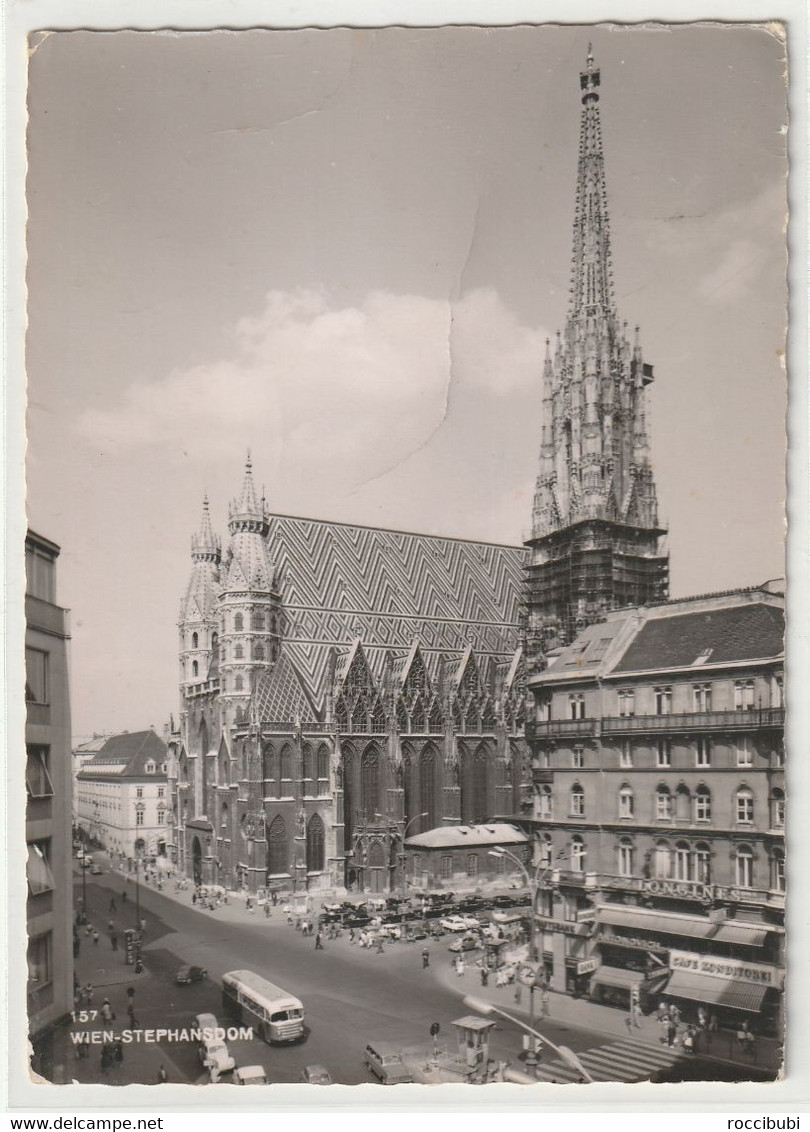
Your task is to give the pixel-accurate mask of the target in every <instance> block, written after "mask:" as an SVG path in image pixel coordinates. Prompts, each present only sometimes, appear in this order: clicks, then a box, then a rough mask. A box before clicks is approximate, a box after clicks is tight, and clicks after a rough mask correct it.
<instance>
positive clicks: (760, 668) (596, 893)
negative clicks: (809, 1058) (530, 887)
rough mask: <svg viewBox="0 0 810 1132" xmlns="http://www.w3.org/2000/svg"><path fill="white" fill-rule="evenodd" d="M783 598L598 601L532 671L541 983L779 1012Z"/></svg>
mask: <svg viewBox="0 0 810 1132" xmlns="http://www.w3.org/2000/svg"><path fill="white" fill-rule="evenodd" d="M783 639H784V599H783V596H782V594H781V593H779V592H774V587H773V586H766V587H763V588H759V589H751V590H742V591H737V592H733V593H728V594H721V595H709V596H707V597H702V598H692V599H686V600H683V601H677V602H676V601H673V602H668V603H665V604H662V605H658V606H650V607H646V608H644V607H640V608H636V609H630V610H622V611H618V612H614V613H611V614H608V615H607V616H606V617H605V619H604V620H603V621H601V622H599V623H596V624H594V625H591V626H590V627H588V628H587V629H585V630H584V631H583V632H582V633H580V634H579V635H578V636H577V637H576V638H575V639H574V641H573V642H572V643H571V645H569V646H568V647H567V648H565V649H563V650H561V651H560V652H559V653H558V655H556V656H555V657H553V658H550V661H549V665H548V667H547V669H546V671H544V672H542V673H536V674H535V675H533V676H532V677H531V678H530V681H529V684H530V689H531V694H532V697H533V700H534V705H535V707H534V718H533V719H532V720H531V721H530V722H529V724H528V725H527V733H528V736H529V738H530V741H531V747H532V756H533V775H534V782H535V792H536V793H535V821H534V822H533V823H532V824H533V826H534V830H535V835H536V837H537V838H538V840H539V846H537V852H538V859H539V860H540V861H545V862H548V863H549V866H550V867H549V869H548V872H547V876H546V877H545V882H544V885H543V891H542V896H541V899H542V902H543V903H542V907H541V908H540V910H539V911H540V916H541V920H542V922H543V940H544V945H543V946H544V963H545V967H546V973H547V975H548V976H549V977H550V978H551V981H552V985H554V986H556V987H557V988H558V989H560V990H569V991H576V992H580V993H584V992H586V991H590V993H591V994H592V995H593V996H594V997H596V998H598V999H600V1000H602V1001H608V1002H614V1003H616V1004H617V1005H622V1006H625V1007H627V1006H629V1004H630V1002H631V1001H632V998H633V997H635V996H638V997H642V998H645V999H646V1000H648V1001H649V1002H650V1003H652V1001H653V1000H654V999H656V1000H657V998H658V997H661V996H663V997H665V998H666V999H667V1000H668V1001H670V1000H672V1001H674V1000H675V999H677V1000H678V1001H679V1004H680V1005H681V1006H682V1008H683V1011H684V1014H685V1015H686V1016H687V1017H690V1016H691V1017H692V1018H695V1017H696V1016H697V1011H698V1010H699V1009H700V1008H701V1007H703V1008H704V1009H706V1010H707V1011H710V1012H714V1013H716V1014H717V1015H718V1018H719V1021H720V1023H721V1025H722V1024H728V1025H731V1026H735V1025H736V1027H737V1028H739V1024H740V1022H741V1021H742V1020H743V1019H746V1018H747V1019H748V1020H749V1021H755V1022H756V1026H757V1028H758V1029H759V1030H760V1031H765V1032H776V1031H778V1029H779V1027H780V1025H781V1022H782V1016H781V1009H782V995H781V990H782V984H783V980H784V901H785V844H784V826H785V782H784V748H783V726H784V695H783V670H784V644H783Z"/></svg>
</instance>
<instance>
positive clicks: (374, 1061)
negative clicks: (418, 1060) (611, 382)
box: [363, 1042, 413, 1085]
mask: <svg viewBox="0 0 810 1132" xmlns="http://www.w3.org/2000/svg"><path fill="white" fill-rule="evenodd" d="M363 1060H364V1061H365V1063H366V1067H367V1069H368V1071H369V1073H371V1074H373V1076H375V1077H376V1078H377V1079H378V1080H379V1081H380V1083H381V1084H383V1085H408V1084H410V1083H411V1082H412V1081H413V1077H412V1075H411V1073H410V1071H409V1069H408V1068H407V1066H406V1065H405V1062H404V1061H403V1060H402V1054H401V1053H400V1052H399V1050H397V1049H396V1047H395V1046H393V1045H392V1044H391V1043H390V1042H372V1043H370V1044H369V1045H367V1046H366V1048H365V1051H364V1052H363Z"/></svg>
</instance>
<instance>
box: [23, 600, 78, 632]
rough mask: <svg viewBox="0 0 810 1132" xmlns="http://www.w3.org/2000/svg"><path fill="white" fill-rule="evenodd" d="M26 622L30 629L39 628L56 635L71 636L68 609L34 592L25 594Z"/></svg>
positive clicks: (41, 630)
mask: <svg viewBox="0 0 810 1132" xmlns="http://www.w3.org/2000/svg"><path fill="white" fill-rule="evenodd" d="M25 622H26V625H27V626H28V628H29V629H38V630H39V631H40V632H42V633H51V634H53V636H55V637H69V636H70V624H69V618H68V611H67V610H66V609H62V607H61V606H59V605H53V604H52V603H51V602H49V601H43V600H42V598H39V597H34V596H33V595H32V594H26V595H25Z"/></svg>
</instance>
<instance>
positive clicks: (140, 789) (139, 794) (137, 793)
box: [135, 786, 143, 798]
mask: <svg viewBox="0 0 810 1132" xmlns="http://www.w3.org/2000/svg"><path fill="white" fill-rule="evenodd" d="M135 797H136V798H143V787H142V786H138V787H137V788H136V790H135Z"/></svg>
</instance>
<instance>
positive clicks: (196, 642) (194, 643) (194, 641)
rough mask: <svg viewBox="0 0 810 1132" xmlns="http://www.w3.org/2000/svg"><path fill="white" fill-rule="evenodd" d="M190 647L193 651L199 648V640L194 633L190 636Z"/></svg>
mask: <svg viewBox="0 0 810 1132" xmlns="http://www.w3.org/2000/svg"><path fill="white" fill-rule="evenodd" d="M191 647H192V648H193V649H198V648H199V647H200V638H199V637H198V635H197V634H196V633H192V634H191Z"/></svg>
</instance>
